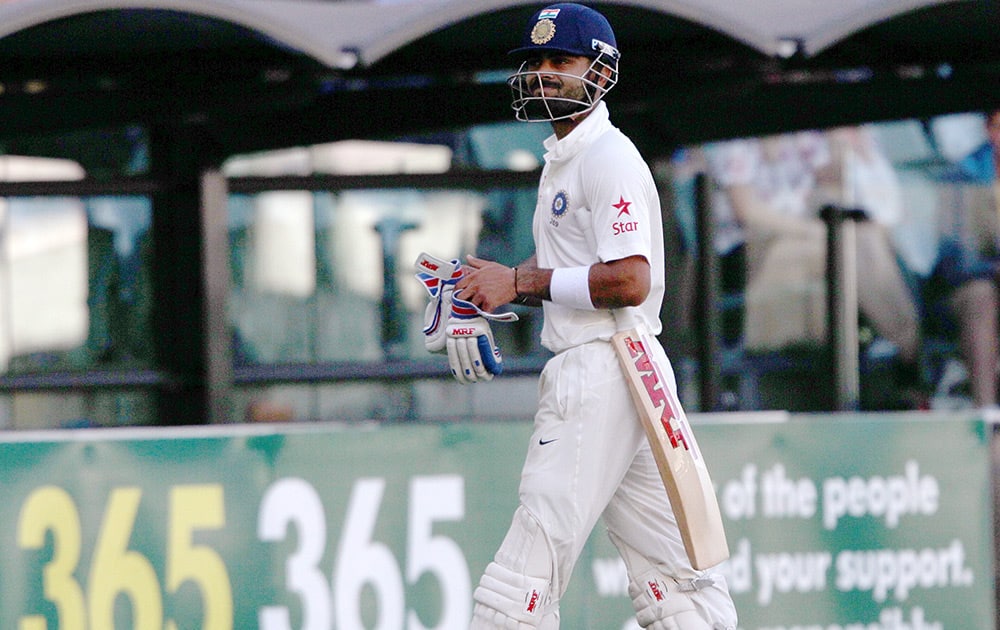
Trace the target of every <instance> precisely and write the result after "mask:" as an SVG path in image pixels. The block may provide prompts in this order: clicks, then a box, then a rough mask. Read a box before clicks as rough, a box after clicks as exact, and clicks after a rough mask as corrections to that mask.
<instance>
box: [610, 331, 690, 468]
mask: <svg viewBox="0 0 1000 630" xmlns="http://www.w3.org/2000/svg"><path fill="white" fill-rule="evenodd" d="M625 345H626V347H627V348H628V352H629V356H630V357H631V358H632V362H633V364H635V368H636V369H637V370H639V373H640V375H641V378H642V384H643V386H644V387H645V389H646V393H647V394H649V399H650V401H651V402H652V403H653V407H655V408H657V409H659V408H660V406H661V405H662V407H663V410H662V412H661V414H660V424H662V425H663V430H664V431H666V432H667V437H668V438H669V439H670V446H672V447H674V448H680V447H682V446H683V447H684V450H686V451H690V450H691V447H690V445H689V444H688V440H687V439H686V438H685V437H684V429H683V426H682V425H681V423H680V422H679V421H678V420H677V416H676V414H675V413H674V410H673V408H672V407H671V406H670V401H669V400H668V399H667V396H666V393H665V390H664V387H665V385H664V384H663V383H661V382H660V378H659V376H657V373H656V368H655V367H653V362H652V361H650V359H649V355H648V354H647V353H646V347H645V346H644V345H643V344H642V342H641V341H638V340H636V339H633V338H631V337H629V338H628V339H626V341H625ZM675 422H676V426H675Z"/></svg>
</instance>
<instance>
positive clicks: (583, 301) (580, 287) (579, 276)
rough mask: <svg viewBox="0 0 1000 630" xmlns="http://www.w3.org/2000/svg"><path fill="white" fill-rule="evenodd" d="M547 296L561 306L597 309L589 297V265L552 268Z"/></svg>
mask: <svg viewBox="0 0 1000 630" xmlns="http://www.w3.org/2000/svg"><path fill="white" fill-rule="evenodd" d="M549 297H551V298H552V301H553V302H555V303H556V304H560V305H562V306H568V307H570V308H578V309H581V310H584V311H593V310H597V309H595V308H594V302H593V301H592V300H591V298H590V265H582V266H580V267H564V268H562V269H553V270H552V278H551V280H549Z"/></svg>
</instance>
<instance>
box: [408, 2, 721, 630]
mask: <svg viewBox="0 0 1000 630" xmlns="http://www.w3.org/2000/svg"><path fill="white" fill-rule="evenodd" d="M512 54H517V55H519V56H520V57H521V59H523V63H522V64H521V66H520V69H519V70H518V71H517V72H516V73H515V74H514V75H513V76H511V77H510V79H509V80H508V83H509V85H510V87H511V89H512V91H513V108H514V111H515V113H516V117H517V118H518V119H519V120H523V121H531V122H538V121H544V122H549V123H550V124H551V125H552V129H553V131H554V134H553V135H552V136H550V137H549V138H548V139H547V140H546V141H545V149H546V150H547V153H546V154H545V166H544V169H543V171H542V176H541V182H540V185H539V190H538V202H537V205H536V208H535V215H534V225H533V233H534V240H535V255H534V256H532V257H531V258H529V259H528V260H527V261H525V262H523V263H521V264H520V265H518V266H517V267H515V268H510V267H506V266H504V265H501V264H499V263H495V262H492V261H487V260H483V259H479V258H475V257H472V256H470V257H469V258H468V261H467V264H466V265H465V266H464V267H463V268H462V269H461V271H458V272H455V273H454V274H453V275H450V274H452V270H451V269H449V270H448V273H446V274H444V275H443V276H442V278H443V280H442V281H443V282H446V281H452V282H453V283H454V284H453V286H454V288H453V294H454V299H455V302H456V304H459V305H460V306H461V308H459V309H457V310H454V309H453V311H452V312H453V316H452V317H451V318H450V319H449V321H448V325H447V326H446V327H445V326H444V325H441V324H439V320H441V305H440V300H438V302H439V304H438V305H437V309H436V312H435V308H433V304H432V305H431V307H429V308H428V312H427V318H426V323H427V324H428V328H427V329H426V330H425V333H427V334H428V348H431V345H432V343H433V344H436V346H437V348H440V347H441V345H442V344H441V342H440V341H435V342H431V341H430V338H431V335H433V334H437V333H438V332H440V331H442V330H445V329H446V330H447V333H446V334H445V336H446V337H447V341H446V345H447V352H448V355H449V361H450V364H451V366H452V372H453V373H454V375H455V377H456V378H457V379H458V380H459V381H460V382H463V383H474V382H478V381H482V380H489V379H490V378H492V376H493V374H496V373H498V372H499V370H500V361H501V359H500V353H499V349H497V348H495V347H494V344H493V338H492V335H491V334H490V332H489V314H491V313H492V312H493V311H494V310H495V309H497V308H498V307H500V306H503V305H505V304H508V303H512V302H513V303H520V304H530V305H536V306H541V307H542V308H543V309H544V310H543V312H544V323H543V327H542V333H541V342H542V345H544V346H545V347H546V348H548V349H549V350H551V351H552V352H554V353H555V356H554V357H553V358H552V359H551V360H550V361H549V362H548V363H547V365H546V366H545V368H544V370H543V372H542V374H541V380H540V385H539V396H540V400H539V409H538V412H537V414H536V416H535V423H534V431H533V433H532V436H531V443H530V444H529V447H528V454H527V459H526V461H525V463H524V468H523V471H522V475H521V483H520V490H519V497H520V505H519V506H518V508H517V509H516V511H515V512H514V516H513V521H512V523H511V525H510V528H509V530H508V533H507V535H506V537H505V538H504V540H503V542H502V543H501V545H500V548H499V550H498V551H497V553H496V556H495V558H494V560H493V562H491V563H490V564H489V566H487V568H486V571H485V574H484V575H483V576H482V579H481V580H480V582H479V586H478V588H476V590H475V594H474V599H475V606H474V612H473V619H472V624H471V628H473V629H475V630H489V629H497V630H499V629H504V630H515V629H516V630H527V629H529V628H541V629H543V630H554V629H557V628H558V627H559V600H560V597H562V595H563V593H564V592H565V590H566V586H567V583H568V582H569V579H570V575H571V573H572V572H573V567H574V564H575V563H576V561H577V558H578V557H579V555H580V552H581V550H582V548H583V546H584V544H585V542H586V541H587V538H588V536H589V535H590V533H591V530H592V529H593V528H594V526H595V525H596V524H597V521H598V519H601V518H603V522H604V524H605V526H606V527H607V530H608V534H609V536H610V538H611V540H612V542H613V543H614V545H615V546H616V547H617V549H618V551H619V552H620V554H621V557H622V558H623V560H624V561H625V565H626V567H627V569H628V577H629V585H628V592H629V595H630V596H631V598H632V603H633V606H634V608H635V611H636V619H637V621H638V622H639V625H641V626H642V627H643V628H652V629H655V630H728V629H734V628H735V627H736V610H735V607H734V606H733V602H732V599H731V597H730V595H729V591H728V588H727V586H726V583H725V580H724V578H723V577H722V576H721V575H717V574H714V573H713V572H712V571H711V570H709V571H705V572H702V571H696V570H695V569H693V568H692V567H691V564H690V562H689V560H688V558H687V555H686V554H685V550H684V547H683V544H682V541H681V537H680V534H679V531H678V529H677V523H676V520H675V518H674V515H673V512H672V511H671V508H670V505H669V502H668V499H667V495H666V493H665V491H664V487H663V483H662V481H661V479H660V476H659V473H658V471H657V467H656V464H655V462H654V458H653V456H652V453H651V451H650V446H649V443H648V440H647V438H646V435H645V433H644V431H643V428H642V425H641V424H640V422H639V419H638V417H637V412H636V408H635V406H634V404H633V402H632V400H631V398H630V395H629V390H628V387H627V386H626V382H625V380H624V376H623V373H622V370H621V368H620V367H619V364H618V360H617V358H616V355H615V352H614V350H613V348H612V346H611V344H610V343H609V340H610V339H611V337H612V336H613V335H614V334H615V333H616V332H617V331H618V330H619V327H620V323H619V322H620V321H626V320H627V321H628V322H629V324H628V325H630V326H634V325H638V326H640V327H642V328H644V329H645V330H646V331H647V332H649V333H651V334H652V335H655V334H658V333H659V332H660V329H661V324H660V320H659V312H660V305H661V302H662V299H663V293H664V282H665V279H664V260H663V259H664V251H663V233H662V223H661V218H660V206H659V199H658V196H657V191H656V189H655V186H654V183H653V179H652V176H651V174H650V171H649V168H648V167H647V165H646V164H645V162H644V160H643V159H642V157H641V156H640V154H639V152H638V151H637V150H636V148H635V146H634V145H633V144H632V142H631V141H630V140H629V139H628V138H626V137H625V136H624V135H623V134H622V133H621V132H620V131H619V130H618V129H617V128H616V127H614V126H613V125H612V124H611V122H610V121H609V115H608V110H607V107H606V105H605V103H604V101H603V99H602V97H603V96H604V94H605V93H607V92H608V90H610V89H611V88H612V87H613V86H614V85H615V83H616V81H617V79H618V59H619V52H618V48H617V43H616V41H615V36H614V33H613V32H612V29H611V26H610V24H609V23H608V21H607V20H606V19H605V17H604V16H603V15H601V14H600V13H598V12H596V11H594V10H593V9H590V8H588V7H585V6H582V5H579V4H569V3H564V4H554V5H552V6H549V7H548V8H545V9H542V10H541V11H538V12H536V13H535V14H534V15H533V16H532V17H531V19H530V20H529V22H528V25H527V28H526V30H525V33H524V36H523V40H522V43H521V46H520V47H519V48H517V49H515V50H514V51H512ZM456 262H457V261H456ZM447 306H448V305H447V304H445V305H444V308H447ZM462 312H464V313H465V319H462V318H461V317H462V315H461V313H462ZM455 313H458V314H459V318H458V319H456V317H455ZM477 313H479V314H483V315H485V316H486V317H485V318H483V317H478V316H476V314H477ZM650 352H651V353H652V354H653V355H654V356H655V357H656V358H657V360H658V361H659V364H660V366H661V369H662V373H663V374H664V375H665V376H666V380H667V381H668V383H667V384H668V385H669V387H670V388H671V390H672V391H673V392H674V395H676V384H675V382H674V376H673V371H672V369H671V368H670V363H669V362H668V360H667V357H666V355H665V354H664V352H663V349H662V347H660V346H659V344H656V345H655V347H654V348H651V349H650Z"/></svg>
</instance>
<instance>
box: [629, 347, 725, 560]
mask: <svg viewBox="0 0 1000 630" xmlns="http://www.w3.org/2000/svg"><path fill="white" fill-rule="evenodd" d="M650 343H651V342H650V341H649V340H648V339H647V338H646V336H645V335H643V334H641V333H639V331H638V330H636V329H632V330H626V331H623V332H619V333H618V334H616V335H615V336H614V337H612V339H611V344H612V345H613V346H614V348H615V352H616V353H617V355H618V361H619V363H620V364H621V367H622V371H623V372H624V374H625V380H626V382H627V383H628V388H629V393H630V394H631V395H632V400H633V402H634V403H635V406H636V410H637V411H638V414H639V419H640V421H641V422H642V425H643V428H644V429H645V431H646V437H647V438H649V444H650V446H651V447H652V451H653V457H654V459H655V460H656V465H657V468H659V471H660V478H661V479H662V480H663V486H664V488H665V489H666V491H667V497H668V499H669V500H670V506H671V507H672V508H673V511H674V516H675V517H676V519H677V526H678V528H679V529H680V533H681V539H682V540H683V541H684V549H685V551H687V555H688V559H689V560H690V561H691V566H693V567H694V568H695V569H699V570H701V569H707V568H709V567H712V566H715V565H717V564H719V563H720V562H722V561H723V560H725V559H726V558H728V557H729V545H728V543H727V542H726V532H725V529H724V527H723V524H722V514H721V513H720V511H719V502H718V500H717V499H716V496H715V488H714V487H713V485H712V478H711V476H710V475H709V473H708V467H707V466H706V464H705V460H704V458H703V457H702V455H701V449H699V448H698V442H697V441H696V440H695V436H694V432H693V431H692V430H691V425H690V424H689V423H688V421H687V417H686V416H685V415H684V410H683V408H682V407H681V405H680V402H679V401H678V400H677V398H676V397H675V396H674V394H673V392H672V391H671V390H670V389H669V388H668V387H667V383H666V381H665V380H664V379H663V375H662V373H661V371H660V369H659V368H658V367H657V365H656V361H655V360H654V358H653V357H652V356H651V355H650V354H649V352H648V349H649V348H650V347H651V346H650Z"/></svg>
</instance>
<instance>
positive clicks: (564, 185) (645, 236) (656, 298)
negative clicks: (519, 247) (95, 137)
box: [533, 101, 665, 352]
mask: <svg viewBox="0 0 1000 630" xmlns="http://www.w3.org/2000/svg"><path fill="white" fill-rule="evenodd" d="M544 146H545V149H546V151H547V152H546V153H545V156H544V157H545V166H544V168H543V169H542V176H541V181H540V183H539V188H538V203H537V205H536V206H535V216H534V225H533V230H534V238H535V252H536V254H537V255H538V266H539V267H542V268H550V269H558V268H561V267H578V266H581V265H592V264H594V263H597V262H609V261H613V260H619V259H622V258H626V257H628V256H633V255H639V256H644V257H645V258H646V260H648V261H649V263H650V267H651V269H650V271H651V274H652V284H651V288H650V292H649V296H648V297H647V298H646V301H645V302H644V303H643V304H642V305H640V306H638V307H634V308H629V309H627V310H629V311H631V312H632V314H633V315H634V316H635V319H637V320H638V322H637V323H644V324H645V325H646V326H647V327H648V329H649V331H650V332H652V333H653V334H659V332H660V329H661V324H660V306H661V304H662V302H663V291H664V282H665V280H664V262H663V260H664V252H663V222H662V219H661V215H660V199H659V196H658V194H657V192H656V186H655V184H654V183H653V176H652V174H651V173H650V171H649V167H648V166H647V165H646V162H645V160H643V159H642V156H641V155H640V154H639V151H638V150H637V149H636V148H635V145H634V144H632V141H631V140H629V139H628V138H627V137H626V136H625V135H624V134H623V133H622V132H621V131H619V130H618V128H617V127H615V126H614V125H612V124H611V121H610V120H609V117H608V109H607V106H606V105H605V104H604V102H603V101H602V102H600V103H598V104H597V106H596V107H595V108H594V110H593V112H591V114H590V115H589V116H588V117H587V118H586V119H585V120H584V121H583V122H582V123H580V125H579V126H578V127H577V128H576V129H574V130H573V131H572V132H571V133H570V134H569V135H568V136H566V137H565V138H563V139H561V140H558V139H557V138H556V137H555V135H552V136H550V137H549V138H547V139H546V140H545V143H544ZM543 308H544V313H545V322H544V324H543V326H542V337H541V342H542V345H543V346H545V347H546V348H548V349H549V350H551V351H553V352H561V351H563V350H566V349H568V348H572V347H574V346H578V345H580V344H583V343H587V342H590V341H594V340H597V339H605V340H608V339H611V336H612V335H614V333H615V332H617V330H618V325H617V324H616V320H615V316H614V314H613V312H612V311H610V310H607V309H600V310H596V311H595V310H583V309H574V308H570V307H567V306H563V305H560V304H554V303H552V302H548V301H546V302H544V303H543Z"/></svg>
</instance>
